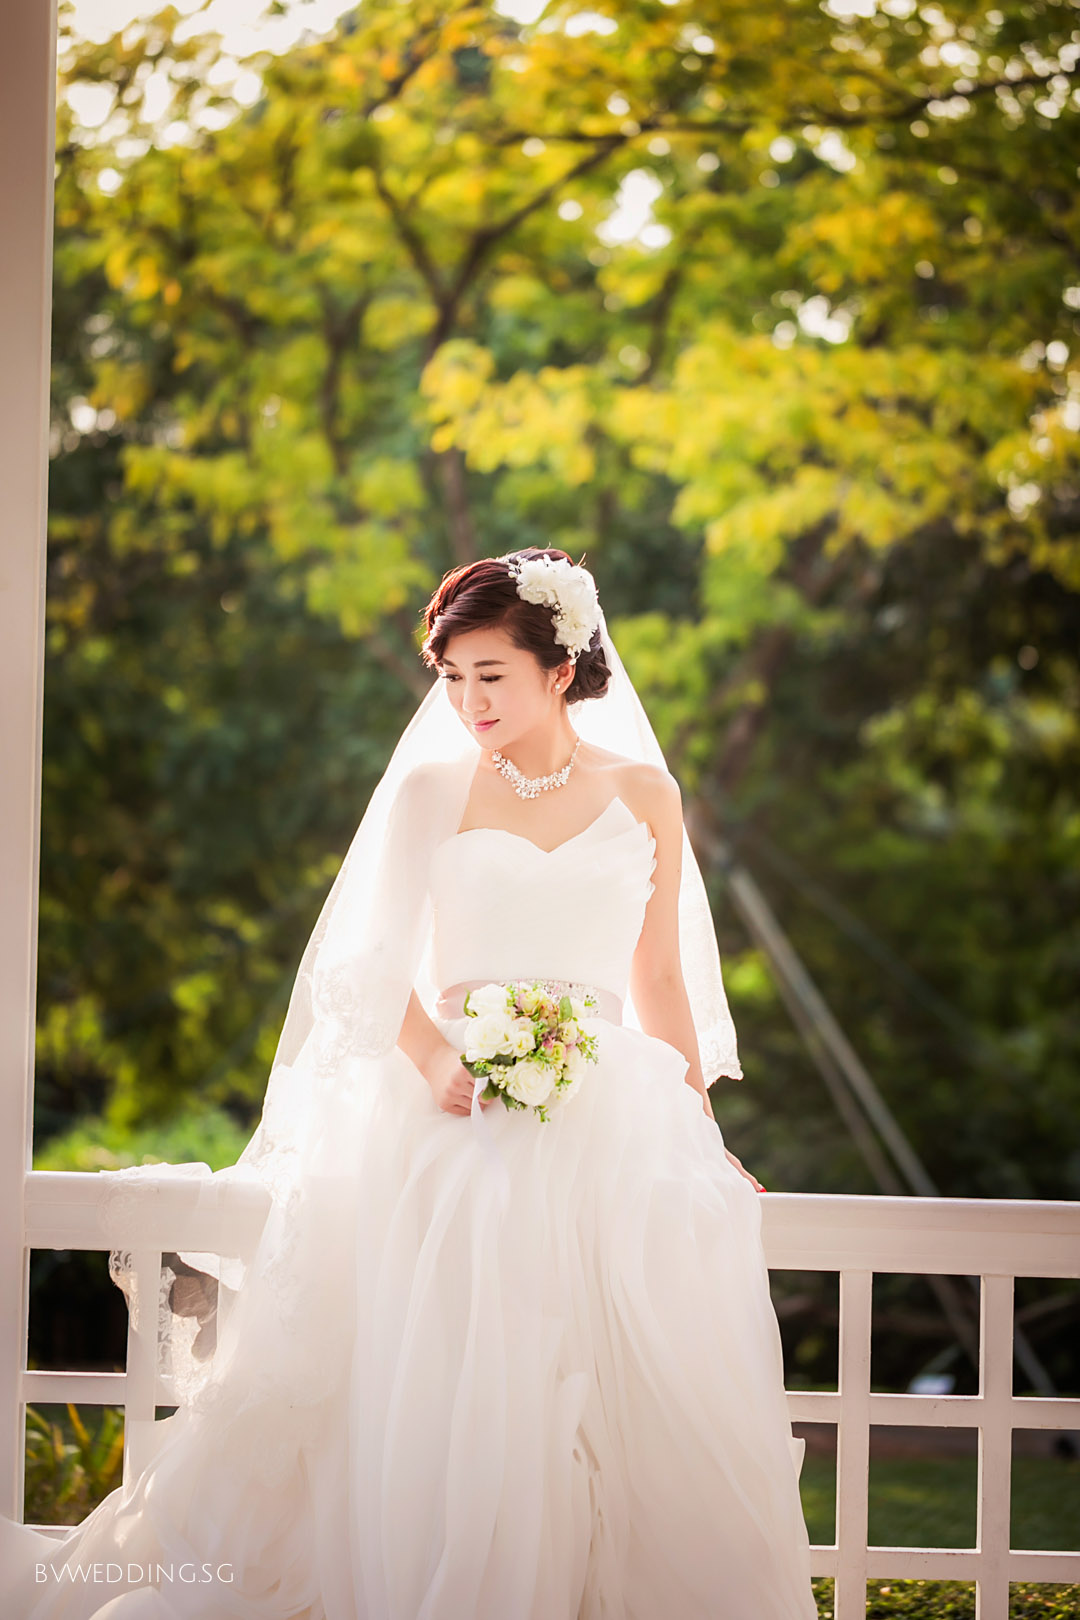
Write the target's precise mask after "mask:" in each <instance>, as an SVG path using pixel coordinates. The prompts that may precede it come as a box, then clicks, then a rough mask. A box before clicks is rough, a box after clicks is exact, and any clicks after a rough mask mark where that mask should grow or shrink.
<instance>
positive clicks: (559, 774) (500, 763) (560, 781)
mask: <svg viewBox="0 0 1080 1620" xmlns="http://www.w3.org/2000/svg"><path fill="white" fill-rule="evenodd" d="M580 747H581V738H580V737H579V738H578V740H577V742H576V743H575V744H574V752H573V753H572V754H571V755H570V758H569V759H568V760H567V762H566V764H565V765H564V766H563V767H562V769H561V770H559V771H551V772H550V773H549V774H548V775H547V776H526V775H525V773H524V772H523V771H519V770H518V768H517V766H516V765H515V764H514V762H513V760H510V759H507V757H506V755H505V754H500V752H499V750H498V749H497V748H493V749H492V751H491V763H492V764H493V765H494V767H495V769H496V770H497V771H498V772H499V774H500V776H504V777H505V778H506V780H507V781H508V782H509V783H510V786H511V787H512V788H513V790H514V792H515V793H516V794H517V796H518V798H519V799H535V798H536V797H537V795H538V794H540V793H544V792H546V791H547V789H548V788H561V787H564V786H565V785H566V779H567V777H568V776H569V775H570V772H571V771H572V769H573V767H574V760H575V759H576V758H577V751H578V749H579V748H580Z"/></svg>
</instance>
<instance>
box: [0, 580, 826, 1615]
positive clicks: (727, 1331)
mask: <svg viewBox="0 0 1080 1620" xmlns="http://www.w3.org/2000/svg"><path fill="white" fill-rule="evenodd" d="M426 629H427V634H426V639H425V642H424V649H423V657H424V660H425V662H426V663H427V664H428V665H429V666H430V667H431V668H432V669H433V670H434V671H435V672H436V674H437V676H438V679H437V680H436V681H435V682H434V684H433V686H432V689H431V691H430V692H429V694H428V695H427V697H426V698H425V699H424V701H423V702H422V703H421V705H420V707H419V709H418V710H417V713H416V714H415V715H414V717H413V719H412V721H411V722H410V724H409V726H408V727H407V728H406V730H405V732H404V734H403V736H402V738H401V740H400V742H399V744H398V747H397V749H396V750H395V753H394V755H393V758H392V759H391V762H390V765H389V766H388V768H387V771H386V773H385V775H384V776H383V778H382V780H381V781H380V783H379V785H378V787H377V788H376V790H375V792H374V794H373V795H372V798H371V801H370V803H369V806H368V809H367V811H366V813H365V815H364V818H363V820H362V822H361V824H360V827H359V828H358V830H357V833H356V836H355V837H354V839H353V841H352V844H351V845H350V848H349V850H348V852H347V854H346V858H345V861H344V862H343V864H342V867H341V870H340V871H339V873H338V876H337V878H336V880H335V882H334V885H333V888H332V889H331V891H330V894H329V896H328V898H327V901H326V903H325V905H324V907H323V910H322V913H321V915H320V917H319V920H318V922H317V924H316V927H315V930H314V932H313V934H312V937H311V939H310V941H309V942H308V946H307V948H306V950H305V952H304V955H303V958H302V960H301V963H300V969H299V972H298V974H297V978H296V983H295V985H294V988H293V993H292V997H291V1000H290V1003H289V1009H288V1013H287V1016H286V1020H285V1025H284V1028H283V1030H282V1034H281V1039H280V1041H279V1045H278V1049H277V1053H276V1056H275V1059H274V1064H273V1067H272V1071H271V1075H270V1080H269V1084H268V1087H267V1093H266V1099H265V1102H264V1106H263V1113H262V1118H261V1120H260V1123H259V1126H258V1129H257V1130H256V1132H255V1134H254V1136H253V1137H252V1139H251V1141H250V1142H249V1143H248V1145H247V1147H246V1148H245V1149H244V1152H243V1154H242V1155H241V1157H240V1160H239V1162H238V1163H237V1165H235V1166H232V1167H230V1168H229V1169H228V1170H223V1171H219V1172H216V1173H214V1174H211V1173H210V1172H209V1169H208V1167H207V1166H147V1167H139V1168H138V1169H136V1170H133V1171H128V1172H118V1173H114V1175H113V1177H112V1178H111V1181H113V1182H115V1184H116V1189H117V1192H118V1194H119V1197H118V1200H117V1202H116V1204H115V1206H114V1214H115V1217H116V1220H115V1221H114V1224H113V1225H112V1227H111V1228H110V1236H111V1237H112V1239H113V1240H114V1241H118V1242H119V1241H122V1234H121V1233H120V1224H118V1223H120V1217H121V1214H122V1211H123V1208H124V1203H123V1200H124V1198H125V1197H128V1198H130V1184H131V1181H132V1180H134V1181H136V1182H139V1181H142V1180H147V1179H154V1178H160V1177H161V1176H165V1177H168V1176H170V1175H173V1176H179V1175H182V1174H187V1175H188V1176H189V1183H190V1182H191V1181H192V1180H193V1181H194V1185H195V1186H196V1188H197V1192H198V1195H199V1196H200V1197H206V1198H211V1197H213V1196H214V1195H215V1194H216V1193H218V1192H220V1190H221V1187H222V1185H223V1184H232V1183H237V1182H242V1183H247V1184H255V1185H257V1186H258V1187H259V1188H261V1189H263V1190H265V1192H266V1193H267V1194H268V1198H267V1204H268V1213H267V1215H266V1220H265V1225H264V1226H263V1228H262V1231H261V1236H260V1237H259V1239H258V1244H257V1246H256V1247H255V1248H254V1250H253V1251H252V1252H251V1253H249V1254H248V1255H247V1256H246V1257H245V1258H243V1259H236V1258H234V1259H232V1260H228V1259H224V1260H220V1261H218V1260H215V1259H212V1258H211V1257H208V1256H204V1255H188V1256H183V1257H181V1258H182V1259H183V1260H186V1261H188V1262H189V1263H190V1266H191V1267H194V1268H196V1269H197V1270H200V1271H202V1272H203V1273H205V1274H207V1277H206V1279H205V1280H206V1281H207V1284H208V1286H210V1285H211V1283H212V1287H213V1290H214V1292H215V1294H216V1297H217V1302H218V1303H217V1314H216V1319H215V1320H214V1321H213V1322H212V1323H209V1324H208V1323H207V1322H206V1321H205V1320H203V1321H202V1324H201V1325H202V1329H203V1331H201V1332H200V1333H199V1335H198V1336H197V1337H193V1335H192V1331H191V1330H192V1322H191V1318H190V1317H185V1316H184V1315H183V1313H182V1310H181V1308H180V1305H179V1303H178V1295H177V1292H176V1290H173V1291H172V1292H171V1293H170V1296H169V1297H170V1299H171V1300H172V1301H173V1310H172V1311H169V1310H166V1312H165V1316H164V1319H163V1321H162V1323H161V1329H162V1342H161V1345H160V1350H161V1353H162V1356H163V1359H164V1364H165V1367H166V1369H167V1371H168V1374H169V1378H170V1383H169V1385H168V1388H169V1389H170V1390H171V1392H172V1401H173V1402H175V1403H177V1410H176V1411H175V1413H174V1414H173V1416H171V1417H169V1418H167V1419H165V1420H164V1421H163V1422H159V1423H157V1424H155V1425H154V1437H155V1446H154V1451H153V1454H152V1456H151V1457H150V1458H149V1460H148V1461H146V1463H145V1466H143V1467H142V1469H141V1471H139V1472H136V1474H135V1477H134V1478H133V1479H131V1480H130V1481H129V1483H127V1484H126V1485H124V1486H122V1487H120V1488H118V1489H117V1490H115V1491H114V1492H113V1493H112V1494H111V1495H110V1496H108V1497H107V1498H106V1499H105V1500H104V1501H103V1502H102V1503H101V1504H100V1505H99V1506H98V1507H97V1508H96V1509H95V1510H94V1511H93V1512H92V1513H91V1514H90V1515H89V1516H88V1517H87V1518H86V1519H85V1520H84V1521H83V1523H82V1524H80V1525H78V1526H77V1527H75V1528H73V1529H71V1530H69V1531H67V1532H66V1534H64V1535H63V1537H62V1538H60V1539H54V1538H51V1537H47V1536H45V1535H43V1534H41V1533H40V1532H35V1531H33V1530H30V1529H29V1528H27V1527H26V1526H23V1525H18V1524H15V1523H14V1522H13V1521H10V1520H2V1521H0V1576H2V1577H3V1590H4V1594H5V1601H4V1605H3V1612H4V1613H5V1614H11V1615H14V1616H18V1617H19V1620H90V1617H94V1620H181V1617H184V1620H196V1617H197V1620H287V1617H288V1620H670V1617H676V1616H677V1617H678V1620H721V1617H722V1620H814V1617H815V1615H816V1606H815V1602H814V1598H813V1595H812V1590H811V1584H810V1560H809V1546H808V1538H807V1532H806V1526H805V1522H804V1519H803V1514H802V1509H801V1504H800V1498H799V1484H798V1471H799V1464H800V1462H801V1451H800V1445H801V1442H797V1441H795V1440H794V1439H793V1437H792V1434H791V1426H790V1422H789V1420H788V1415H787V1403H786V1396H785V1393H784V1385H783V1365H782V1357H781V1346H780V1336H779V1331H778V1327H777V1322H776V1317H775V1313H774V1311H773V1308H772V1304H771V1300H770V1295H769V1283H768V1272H767V1269H766V1266H765V1259H764V1254H763V1250H762V1247H761V1237H760V1227H761V1207H760V1204H759V1203H758V1192H759V1191H760V1190H761V1184H760V1183H759V1182H758V1181H757V1180H756V1179H755V1178H754V1177H753V1176H752V1175H751V1174H750V1172H749V1171H747V1170H746V1169H744V1167H743V1166H742V1165H741V1164H740V1163H739V1160H738V1159H737V1158H736V1157H735V1156H734V1154H732V1153H730V1152H729V1151H728V1149H727V1148H726V1146H725V1144H724V1141H723V1137H722V1135H721V1131H720V1128H719V1126H718V1125H717V1123H716V1120H715V1118H714V1116H713V1112H712V1108H711V1104H710V1100H709V1093H708V1086H709V1085H710V1084H711V1083H712V1082H713V1081H714V1080H715V1079H716V1078H717V1077H718V1076H720V1075H721V1074H725V1075H729V1076H731V1077H733V1078H739V1077H740V1075H741V1071H740V1068H739V1064H738V1059H737V1056H736V1047H735V1039H734V1030H733V1029H732V1026H731V1019H730V1016H729V1013H728V1008H727V1003H726V1000H725V997H724V990H723V984H722V980H721V975H720V962H719V957H718V954H717V950H716V941H715V935H714V932H713V928H712V923H711V919H710V916H709V910H708V903H707V900H706V896H705V890H704V886H703V884H702V881H701V875H700V872H699V870H698V867H697V863H696V861H695V859H694V856H693V852H692V850H691V848H690V844H689V841H688V839H687V836H686V832H685V829H684V827H683V822H682V811H681V800H680V794H679V789H678V786H677V784H676V783H675V781H674V779H673V778H672V777H671V776H670V774H669V773H668V772H667V770H666V768H665V766H664V762H663V756H662V754H661V752H660V749H659V746H658V744H657V742H656V738H655V736H654V734H653V732H652V729H651V727H650V726H649V723H648V720H647V719H646V717H645V714H644V711H643V709H642V707H641V704H640V702H639V701H638V699H637V696H636V693H635V692H634V689H633V686H632V684H631V682H630V680H629V677H628V676H627V674H626V671H625V669H624V667H623V665H622V662H621V660H620V659H619V656H618V653H617V652H616V650H615V647H614V645H613V643H612V641H611V638H610V636H609V635H608V632H607V628H606V624H605V621H604V616H603V613H602V611H601V609H600V605H599V602H598V600H597V596H596V588H595V584H594V581H593V579H592V576H591V574H590V573H589V572H588V571H587V570H586V569H585V568H583V567H580V566H575V565H573V564H572V562H571V560H570V559H569V558H568V557H567V556H566V554H565V553H563V552H560V551H556V550H538V549H533V548H529V549H526V550H522V551H517V552H512V553H510V554H508V555H506V556H503V557H498V558H489V559H483V560H481V561H478V562H476V563H473V564H470V565H467V566H465V567H461V568H458V569H455V570H454V571H453V572H451V573H450V574H448V575H447V576H446V577H445V578H444V580H443V581H442V584H441V585H440V586H439V588H438V590H437V591H436V592H435V594H434V596H433V598H432V600H431V602H430V603H429V605H428V607H427V609H426ZM191 1172H197V1173H198V1174H197V1175H196V1176H195V1177H194V1178H192V1177H191V1176H190V1173H191ZM136 1220H137V1209H136ZM136 1232H137V1227H136V1228H134V1229H133V1230H132V1231H131V1232H130V1233H129V1234H128V1236H129V1238H130V1239H131V1240H132V1241H133V1240H134V1238H135V1236H136ZM111 1259H112V1264H113V1274H114V1277H115V1278H116V1280H118V1281H119V1282H120V1283H121V1285H125V1284H128V1285H130V1277H129V1276H128V1275H127V1273H126V1271H125V1252H124V1251H123V1250H122V1249H117V1250H116V1251H114V1254H113V1255H112V1257H111ZM208 1327H212V1328H213V1330H214V1331H213V1333H212V1334H209V1333H208V1331H207V1329H208ZM208 1338H211V1339H215V1340H216V1342H215V1343H214V1346H213V1352H212V1354H207V1353H206V1343H207V1340H208Z"/></svg>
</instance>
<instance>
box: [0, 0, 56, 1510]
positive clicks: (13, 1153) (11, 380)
mask: <svg viewBox="0 0 1080 1620" xmlns="http://www.w3.org/2000/svg"><path fill="white" fill-rule="evenodd" d="M0 41H2V44H0V1512H3V1513H6V1514H7V1515H8V1516H9V1517H11V1518H21V1517H22V1470H23V1421H24V1419H23V1404H22V1391H21V1388H20V1378H19V1372H20V1369H21V1367H22V1365H23V1354H24V1346H25V1337H26V1271H27V1267H26V1261H25V1257H24V1253H23V1183H24V1177H25V1174H26V1171H27V1170H28V1169H29V1168H30V1156H31V1140H32V1117H33V1110H32V1103H33V1084H34V1017H35V985H36V978H37V917H38V860H39V848H40V825H41V713H42V690H43V660H44V625H45V515H46V498H47V491H48V471H49V453H48V430H49V362H50V324H51V314H52V236H53V165H54V161H55V147H56V125H55V119H56V3H55V0H0Z"/></svg>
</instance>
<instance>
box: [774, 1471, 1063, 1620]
mask: <svg viewBox="0 0 1080 1620" xmlns="http://www.w3.org/2000/svg"><path fill="white" fill-rule="evenodd" d="M975 1481H976V1459H975V1458H974V1457H933V1458H917V1457H890V1458H872V1459H871V1463H870V1541H871V1543H872V1544H873V1545H875V1546H886V1547H971V1546H974V1543H975ZM801 1483H802V1499H803V1511H804V1512H805V1514H806V1523H807V1527H808V1528H809V1531H810V1540H811V1541H815V1542H825V1543H829V1542H831V1541H832V1540H833V1536H834V1502H835V1496H836V1470H835V1467H834V1465H833V1462H832V1459H831V1458H829V1457H821V1456H814V1455H811V1454H810V1453H808V1454H807V1456H806V1458H805V1461H804V1463H803V1469H802V1478H801ZM1078 1527H1080V1459H1077V1458H1071V1459H1066V1458H1061V1457H1014V1458H1013V1465H1012V1534H1011V1537H1010V1540H1011V1543H1012V1545H1013V1546H1014V1547H1029V1548H1033V1549H1036V1550H1038V1551H1044V1552H1070V1551H1073V1550H1075V1549H1076V1547H1077V1531H1078ZM1077 1616H1078V1620H1080V1608H1078V1609H1077Z"/></svg>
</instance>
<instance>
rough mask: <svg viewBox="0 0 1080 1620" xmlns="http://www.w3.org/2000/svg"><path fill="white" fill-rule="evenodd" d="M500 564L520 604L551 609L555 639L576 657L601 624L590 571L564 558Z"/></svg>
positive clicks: (510, 558) (513, 559)
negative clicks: (505, 570) (519, 598)
mask: <svg viewBox="0 0 1080 1620" xmlns="http://www.w3.org/2000/svg"><path fill="white" fill-rule="evenodd" d="M502 561H504V562H505V563H506V564H507V566H508V568H509V570H510V575H511V578H512V579H513V581H514V584H515V586H516V588H517V593H518V595H519V596H520V597H521V599H522V600H523V601H525V602H536V603H540V604H542V605H545V606H547V607H550V608H551V610H552V624H553V627H554V634H555V640H556V641H557V642H558V643H559V645H560V646H562V647H565V648H566V650H567V652H568V653H570V654H571V655H572V656H573V657H574V658H577V657H578V656H579V654H581V653H583V652H584V651H585V649H586V647H587V646H588V645H589V642H590V641H591V640H592V636H593V632H594V630H596V628H597V626H598V625H599V623H600V601H599V597H598V596H597V591H596V581H595V580H594V579H593V577H592V575H591V574H590V573H589V570H588V569H587V568H582V567H581V566H580V564H577V563H572V562H569V561H568V560H567V559H566V558H565V557H513V556H507V557H504V558H503V559H502Z"/></svg>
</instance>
